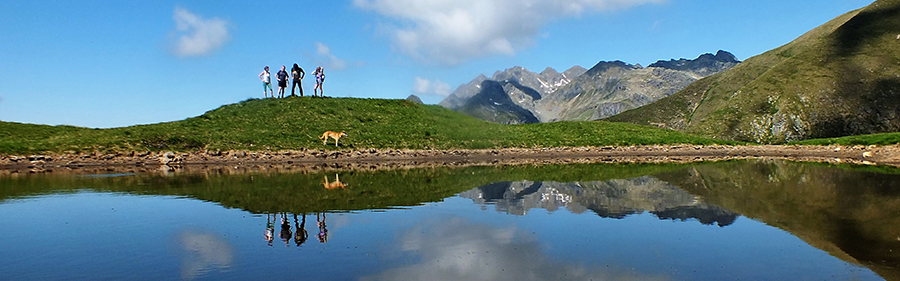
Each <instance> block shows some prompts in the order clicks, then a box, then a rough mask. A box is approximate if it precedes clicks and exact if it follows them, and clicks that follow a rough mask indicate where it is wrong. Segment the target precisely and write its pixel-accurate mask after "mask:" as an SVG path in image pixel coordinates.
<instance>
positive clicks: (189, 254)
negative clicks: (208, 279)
mask: <svg viewBox="0 0 900 281" xmlns="http://www.w3.org/2000/svg"><path fill="white" fill-rule="evenodd" d="M179 241H180V242H181V247H182V249H183V250H184V252H185V255H184V260H183V262H182V266H181V279H184V280H191V279H194V278H197V277H199V276H202V275H203V274H205V273H207V272H210V271H216V270H218V271H228V269H229V268H230V267H231V266H232V264H233V263H234V249H233V248H232V246H231V245H229V244H228V242H226V241H225V240H223V239H222V238H220V237H218V236H216V235H215V234H212V233H205V232H195V231H185V232H183V233H182V234H181V235H180V237H179Z"/></svg>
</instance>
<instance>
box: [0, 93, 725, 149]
mask: <svg viewBox="0 0 900 281" xmlns="http://www.w3.org/2000/svg"><path fill="white" fill-rule="evenodd" d="M324 131H345V132H346V133H347V135H348V137H345V138H342V139H341V142H340V146H337V147H335V146H334V141H333V140H330V142H329V144H328V145H323V144H322V140H320V139H319V138H318V137H319V136H321V135H322V133H323V132H324ZM653 144H734V142H727V141H720V140H714V139H709V138H702V137H697V136H693V135H689V134H685V133H681V132H676V131H672V130H664V129H658V128H654V127H650V126H641V125H634V124H626V123H612V122H606V121H590V122H554V123H540V124H522V125H501V124H495V123H489V122H486V121H482V120H479V119H475V118H472V117H469V116H465V115H462V114H460V113H457V112H455V111H452V110H449V109H445V108H443V107H440V106H437V105H422V104H417V103H413V102H410V101H406V100H387V99H358V98H309V97H305V98H299V97H290V98H285V99H249V100H246V101H243V102H239V103H235V104H229V105H225V106H222V107H219V108H217V109H214V110H210V111H208V112H206V113H204V114H203V115H200V116H197V117H192V118H188V119H185V120H180V121H174V122H166V123H158V124H149V125H135V126H129V127H121V128H110V129H92V128H81V127H73V126H48V125H34V124H22V123H11V122H0V153H2V154H27V153H50V152H83V151H148V150H149V151H162V150H172V151H198V150H234V149H236V150H300V149H332V150H333V149H348V148H349V149H362V148H394V149H483V148H505V147H521V148H534V147H577V146H607V145H619V146H627V145H653Z"/></svg>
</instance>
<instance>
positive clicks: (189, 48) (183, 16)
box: [173, 7, 230, 57]
mask: <svg viewBox="0 0 900 281" xmlns="http://www.w3.org/2000/svg"><path fill="white" fill-rule="evenodd" d="M173 17H174V19H175V33H176V34H177V38H176V41H175V46H174V52H175V54H176V55H178V56H181V57H196V56H203V55H207V54H209V53H211V52H212V51H215V50H216V49H218V48H220V47H222V45H224V44H225V42H226V41H228V39H229V38H230V35H229V34H228V26H229V23H228V21H225V20H223V19H220V18H211V19H205V18H202V17H200V16H198V15H196V14H194V13H191V12H190V11H188V10H186V9H184V8H181V7H175V14H174V16H173Z"/></svg>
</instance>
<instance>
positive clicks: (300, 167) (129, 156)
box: [0, 145, 900, 175]
mask: <svg viewBox="0 0 900 281" xmlns="http://www.w3.org/2000/svg"><path fill="white" fill-rule="evenodd" d="M736 159H784V160H791V161H804V162H827V163H852V164H866V165H888V166H895V167H900V146H897V145H893V146H782V145H759V146H724V145H709V146H700V145H654V146H627V147H613V146H606V147H565V148H533V149H527V148H505V149H479V150H467V149H454V150H396V149H356V150H342V151H324V150H284V151H196V152H167V151H164V152H149V151H147V152H136V151H135V152H128V153H124V152H116V153H100V152H92V153H83V152H82V153H63V154H45V155H0V175H9V174H22V173H73V174H94V173H146V172H159V171H163V172H166V171H173V170H174V171H192V170H208V169H217V170H228V171H235V172H239V171H270V170H271V171H316V170H381V169H403V168H418V167H437V166H474V165H520V164H565V163H688V162H702V161H723V160H736Z"/></svg>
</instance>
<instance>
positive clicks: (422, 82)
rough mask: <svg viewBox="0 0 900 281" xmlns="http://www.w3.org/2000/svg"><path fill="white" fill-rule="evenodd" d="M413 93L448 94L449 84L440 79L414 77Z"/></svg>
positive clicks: (444, 95)
mask: <svg viewBox="0 0 900 281" xmlns="http://www.w3.org/2000/svg"><path fill="white" fill-rule="evenodd" d="M413 93H415V94H423V95H438V96H443V97H446V96H449V95H450V85H448V84H447V83H444V82H443V81H441V80H434V81H431V80H428V79H425V78H422V77H416V81H415V82H414V83H413Z"/></svg>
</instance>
